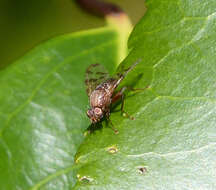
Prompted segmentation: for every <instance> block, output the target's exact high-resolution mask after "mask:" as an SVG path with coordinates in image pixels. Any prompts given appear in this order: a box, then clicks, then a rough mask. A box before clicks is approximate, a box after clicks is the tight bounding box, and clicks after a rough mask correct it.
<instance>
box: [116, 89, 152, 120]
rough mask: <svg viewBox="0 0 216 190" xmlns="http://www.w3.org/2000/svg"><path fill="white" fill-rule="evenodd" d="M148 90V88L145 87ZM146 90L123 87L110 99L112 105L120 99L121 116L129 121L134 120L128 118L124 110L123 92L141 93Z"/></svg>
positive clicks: (130, 117)
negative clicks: (127, 90)
mask: <svg viewBox="0 0 216 190" xmlns="http://www.w3.org/2000/svg"><path fill="white" fill-rule="evenodd" d="M146 88H148V86H147V87H146ZM146 88H132V87H129V86H127V87H126V86H125V87H123V88H122V89H121V90H120V91H119V92H117V93H116V94H115V96H114V97H113V98H112V103H115V102H116V101H118V100H119V99H120V98H121V112H122V115H123V116H125V117H127V118H129V119H131V120H134V117H132V116H130V115H129V114H128V113H127V112H126V111H125V110H124V91H125V90H126V89H129V90H130V91H134V92H135V91H143V90H145V89H146Z"/></svg>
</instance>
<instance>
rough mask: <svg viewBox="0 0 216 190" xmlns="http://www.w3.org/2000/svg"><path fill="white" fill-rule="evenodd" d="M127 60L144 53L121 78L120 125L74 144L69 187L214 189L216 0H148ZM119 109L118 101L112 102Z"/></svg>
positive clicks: (116, 118)
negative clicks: (74, 170)
mask: <svg viewBox="0 0 216 190" xmlns="http://www.w3.org/2000/svg"><path fill="white" fill-rule="evenodd" d="M147 8H148V11H147V13H146V15H145V16H144V17H143V19H142V20H141V21H140V22H139V23H138V24H137V26H136V27H135V29H134V31H133V32H132V35H131V36H130V39H129V43H128V44H129V48H130V49H132V50H131V52H130V54H129V56H128V57H127V58H126V60H125V61H124V63H123V64H124V65H130V64H132V63H133V62H135V61H136V60H137V59H139V58H142V63H140V64H139V65H138V66H137V67H136V68H135V69H134V71H133V72H131V73H130V74H129V75H128V76H127V78H126V80H125V81H124V84H125V85H128V84H132V85H134V87H136V88H145V87H147V89H146V90H143V91H140V92H129V93H128V94H127V96H126V99H125V110H126V111H127V112H128V113H129V114H130V115H132V116H134V117H135V120H133V121H131V120H129V119H127V118H123V117H122V116H121V115H120V111H117V112H114V111H113V113H112V114H111V120H112V121H113V124H114V125H115V127H116V128H117V129H118V130H119V134H118V135H116V134H114V132H113V131H111V130H110V129H109V128H106V127H104V128H102V129H99V130H95V131H94V133H92V134H90V135H89V136H88V137H87V138H86V139H85V141H84V143H83V144H82V146H81V147H80V148H79V150H78V154H77V157H76V163H77V165H79V164H80V165H81V166H82V167H81V168H80V169H79V170H78V175H77V177H78V180H79V181H78V183H77V184H76V185H75V187H74V188H73V189H76V190H78V189H79V190H80V189H85V190H87V189H94V190H96V189H98V190H99V189H100V190H102V189H106V190H110V189H112V190H118V189H121V190H140V189H146V190H153V189H166V190H169V189H170V190H184V189H187V190H194V189H202V190H213V189H216V180H215V176H216V174H215V170H216V165H215V163H216V136H215V134H216V125H215V123H216V117H215V115H216V80H215V75H216V64H215V55H216V13H215V10H216V1H214V0H206V1H199V0H179V1H167V0H165V1H160V0H152V1H147ZM118 108H120V106H118V107H117V110H118Z"/></svg>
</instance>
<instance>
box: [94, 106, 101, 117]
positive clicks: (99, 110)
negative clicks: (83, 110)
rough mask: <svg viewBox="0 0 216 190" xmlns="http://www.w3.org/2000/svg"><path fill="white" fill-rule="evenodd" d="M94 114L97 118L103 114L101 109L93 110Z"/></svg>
mask: <svg viewBox="0 0 216 190" xmlns="http://www.w3.org/2000/svg"><path fill="white" fill-rule="evenodd" d="M94 113H95V114H96V115H99V116H100V115H102V114H103V113H102V110H101V108H95V109H94Z"/></svg>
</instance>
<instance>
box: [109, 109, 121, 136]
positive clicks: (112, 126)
mask: <svg viewBox="0 0 216 190" xmlns="http://www.w3.org/2000/svg"><path fill="white" fill-rule="evenodd" d="M109 116H110V112H109V111H108V112H107V113H106V119H107V121H108V122H109V123H110V125H111V129H112V130H113V131H114V132H115V134H118V133H119V131H118V130H117V129H116V128H115V127H114V125H113V123H112V121H111V120H110V118H109Z"/></svg>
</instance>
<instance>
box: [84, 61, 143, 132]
mask: <svg viewBox="0 0 216 190" xmlns="http://www.w3.org/2000/svg"><path fill="white" fill-rule="evenodd" d="M138 63H139V61H137V62H135V63H134V64H133V65H132V66H131V67H129V68H128V69H126V70H124V71H123V72H122V73H120V74H118V75H117V77H114V78H111V77H109V74H108V72H107V71H106V70H105V68H104V67H103V66H102V65H100V64H92V65H90V66H89V67H88V68H87V70H86V80H85V83H86V87H87V94H88V97H89V102H90V106H91V108H90V109H89V110H88V111H87V116H88V117H89V118H90V120H91V122H92V124H96V123H98V122H100V121H101V119H102V118H103V117H106V118H107V119H108V120H109V116H110V106H111V104H113V103H115V102H116V101H117V100H119V99H122V104H121V111H122V113H124V114H125V115H126V116H128V117H129V118H131V119H133V118H132V117H130V116H129V115H128V114H127V113H126V112H125V111H124V110H123V105H124V101H123V98H124V94H123V92H124V91H125V89H126V87H123V88H121V89H120V90H119V91H118V92H117V93H115V89H116V88H117V87H118V85H119V84H120V83H121V81H122V80H123V79H124V78H125V76H126V75H127V74H128V73H129V72H130V71H131V70H132V69H133V68H134V67H135V66H136V65H137V64H138ZM109 121H110V120H109ZM110 122H111V121H110ZM111 124H112V123H111ZM112 126H113V124H112ZM114 131H115V132H116V133H117V132H118V131H117V130H116V129H114Z"/></svg>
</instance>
